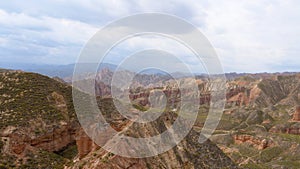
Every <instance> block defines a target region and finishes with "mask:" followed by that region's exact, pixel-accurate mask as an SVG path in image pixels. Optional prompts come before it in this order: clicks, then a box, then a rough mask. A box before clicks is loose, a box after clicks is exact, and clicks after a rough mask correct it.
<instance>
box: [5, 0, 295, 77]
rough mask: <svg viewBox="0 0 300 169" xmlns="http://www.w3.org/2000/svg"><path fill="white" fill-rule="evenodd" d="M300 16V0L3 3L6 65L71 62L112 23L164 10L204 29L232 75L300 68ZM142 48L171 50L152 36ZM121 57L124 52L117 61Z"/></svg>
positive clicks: (133, 42) (131, 44) (12, 0)
mask: <svg viewBox="0 0 300 169" xmlns="http://www.w3.org/2000/svg"><path fill="white" fill-rule="evenodd" d="M299 11H300V1H298V0H272V1H270V0H218V1H209V0H199V1H193V0H180V1H179V0H175V1H174V0H170V1H169V0H164V1H162V2H160V1H155V2H154V1H151V0H137V1H124V0H120V1H116V0H101V1H97V2H96V1H92V0H73V1H72V2H71V1H69V0H68V1H67V0H51V1H50V0H49V1H38V0H26V1H19V0H9V1H1V2H0V62H8V63H12V64H13V63H16V62H18V63H39V64H71V63H74V62H76V59H77V57H78V55H79V53H80V51H81V49H82V48H83V46H84V44H85V43H86V42H87V41H88V40H89V38H91V37H92V36H93V35H94V34H95V33H96V31H97V30H99V29H100V28H101V27H103V26H105V25H107V24H108V23H110V22H112V21H114V20H116V19H119V18H122V17H125V16H129V15H131V14H137V13H143V12H163V13H168V14H173V15H176V16H178V17H182V18H184V19H186V20H187V21H189V22H190V23H192V24H194V25H195V26H197V27H198V28H199V30H200V31H201V32H203V34H204V35H205V36H206V37H207V38H208V39H209V41H210V42H211V44H212V45H213V46H214V47H215V49H216V51H217V53H218V55H219V58H220V60H221V63H222V65H223V68H224V70H225V71H226V72H233V71H236V72H276V71H300V58H299V57H300V12H299ZM137 42H138V43H137ZM141 44H146V45H149V46H153V47H155V46H156V45H157V46H168V45H169V46H172V42H169V41H166V42H163V41H159V42H158V41H157V40H153V39H152V40H151V39H150V40H149V37H147V38H145V39H143V38H140V39H135V40H131V41H128V42H127V47H130V48H135V47H137V46H141ZM158 44H159V45H158ZM170 44H171V45H170ZM135 45H136V46H135ZM125 46H126V45H125ZM118 52H122V50H117V51H114V56H118ZM114 59H115V58H113V57H111V58H110V59H109V58H108V59H107V61H111V62H114Z"/></svg>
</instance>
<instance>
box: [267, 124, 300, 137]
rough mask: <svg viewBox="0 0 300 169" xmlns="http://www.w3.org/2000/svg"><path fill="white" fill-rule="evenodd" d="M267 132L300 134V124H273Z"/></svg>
mask: <svg viewBox="0 0 300 169" xmlns="http://www.w3.org/2000/svg"><path fill="white" fill-rule="evenodd" d="M269 132H271V133H284V134H294V135H300V124H299V123H296V124H285V125H284V124H281V125H276V126H273V127H272V128H271V129H270V130H269Z"/></svg>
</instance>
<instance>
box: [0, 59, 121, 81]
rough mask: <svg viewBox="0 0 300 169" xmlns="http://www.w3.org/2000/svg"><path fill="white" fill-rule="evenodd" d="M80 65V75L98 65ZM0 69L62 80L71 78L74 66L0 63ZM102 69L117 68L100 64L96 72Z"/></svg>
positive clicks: (107, 64)
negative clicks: (32, 73)
mask: <svg viewBox="0 0 300 169" xmlns="http://www.w3.org/2000/svg"><path fill="white" fill-rule="evenodd" d="M81 65H83V67H82V68H83V69H82V74H84V73H88V70H89V68H91V67H96V66H98V64H96V63H81ZM0 67H3V68H7V69H15V70H23V71H26V72H34V73H39V74H42V75H46V76H50V77H59V78H62V79H63V78H66V77H72V76H73V71H74V67H75V64H69V65H46V64H30V63H14V64H9V63H0ZM85 67H86V69H85ZM103 68H108V69H110V70H112V71H114V70H115V69H116V68H117V66H116V65H113V64H110V63H102V64H101V65H100V66H99V68H98V71H100V70H102V69H103Z"/></svg>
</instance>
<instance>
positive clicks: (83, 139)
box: [76, 128, 99, 159]
mask: <svg viewBox="0 0 300 169" xmlns="http://www.w3.org/2000/svg"><path fill="white" fill-rule="evenodd" d="M76 145H77V151H78V158H79V159H82V158H83V157H85V156H86V155H87V154H89V153H90V152H91V151H95V150H96V149H97V148H99V146H98V145H97V144H95V143H94V142H93V140H92V139H91V138H90V137H89V136H88V135H87V134H86V133H85V132H84V130H83V129H82V128H81V129H80V130H79V131H78V132H77V133H76Z"/></svg>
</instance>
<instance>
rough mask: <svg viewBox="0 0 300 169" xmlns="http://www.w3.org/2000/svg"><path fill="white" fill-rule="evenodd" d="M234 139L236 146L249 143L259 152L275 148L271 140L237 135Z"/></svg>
mask: <svg viewBox="0 0 300 169" xmlns="http://www.w3.org/2000/svg"><path fill="white" fill-rule="evenodd" d="M233 138H234V142H235V144H242V143H249V144H251V145H253V146H254V147H255V148H257V149H259V150H262V149H265V148H267V147H271V146H273V142H272V141H271V140H267V139H263V138H258V137H255V136H251V135H247V134H241V135H235V136H234V137H233Z"/></svg>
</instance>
